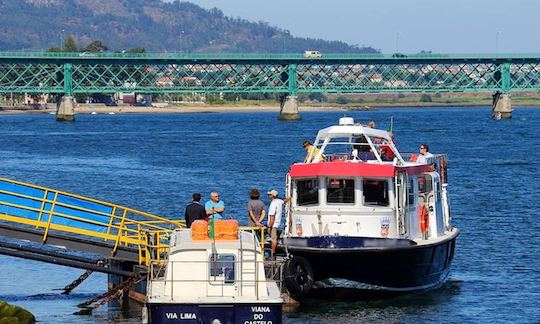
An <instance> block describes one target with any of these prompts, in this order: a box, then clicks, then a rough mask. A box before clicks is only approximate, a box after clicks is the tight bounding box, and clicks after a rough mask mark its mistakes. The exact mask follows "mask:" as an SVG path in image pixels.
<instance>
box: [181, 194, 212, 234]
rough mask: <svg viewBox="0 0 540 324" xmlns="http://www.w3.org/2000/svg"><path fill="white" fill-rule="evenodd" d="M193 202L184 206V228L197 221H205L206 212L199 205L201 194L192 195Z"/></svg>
mask: <svg viewBox="0 0 540 324" xmlns="http://www.w3.org/2000/svg"><path fill="white" fill-rule="evenodd" d="M192 197H193V200H192V201H191V203H190V204H189V205H187V206H186V211H185V213H184V217H185V219H186V227H188V228H189V227H191V224H192V223H193V222H194V221H196V220H198V219H206V217H207V216H206V211H205V210H204V207H203V206H202V205H201V194H200V193H198V192H196V193H194V194H193V196H192Z"/></svg>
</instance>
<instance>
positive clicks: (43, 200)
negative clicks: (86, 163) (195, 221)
mask: <svg viewBox="0 0 540 324" xmlns="http://www.w3.org/2000/svg"><path fill="white" fill-rule="evenodd" d="M181 226H184V225H183V222H180V221H174V220H169V219H167V218H163V217H159V216H156V215H153V214H150V213H146V212H142V211H139V210H135V209H132V208H128V207H124V206H121V205H116V204H112V203H108V202H104V201H100V200H96V199H92V198H88V197H83V196H79V195H75V194H71V193H67V192H63V191H59V190H56V189H51V188H45V187H41V186H36V185H33V184H29V183H24V182H20V181H15V180H10V179H5V178H0V237H5V238H11V239H17V240H27V241H32V242H38V243H42V244H44V245H48V246H61V247H65V248H67V249H72V250H75V251H82V252H89V253H93V254H97V255H100V256H102V257H104V258H106V259H109V258H114V259H118V260H119V261H129V262H133V263H136V264H139V265H143V266H146V265H148V264H149V263H150V252H149V251H156V249H157V251H162V252H165V251H166V250H167V246H168V234H169V233H170V232H171V230H173V229H174V228H177V227H181ZM0 254H6V255H11V256H17V257H23V258H29V259H34V260H38V261H44V262H50V263H56V264H62V265H68V266H69V265H71V266H75V267H80V268H84V269H89V270H95V271H100V269H101V270H102V272H107V273H111V271H113V272H114V270H111V271H108V270H107V269H105V268H103V267H101V268H99V266H96V267H92V264H93V263H94V262H95V261H97V260H90V259H88V260H87V261H86V262H84V260H81V259H79V258H82V257H78V256H70V255H69V254H64V253H58V252H53V251H46V250H45V249H43V250H42V251H40V250H39V249H36V248H32V247H28V246H26V245H23V244H9V243H1V242H0ZM153 257H154V258H155V257H156V256H153ZM157 257H159V253H158V255H157ZM58 260H60V261H58ZM64 261H65V262H64ZM77 262H82V263H84V264H87V265H88V266H85V265H84V264H83V265H82V266H78V265H81V264H79V263H77ZM66 263H67V264H66ZM113 274H114V273H113ZM116 274H120V273H116ZM123 274H124V275H125V274H126V273H123Z"/></svg>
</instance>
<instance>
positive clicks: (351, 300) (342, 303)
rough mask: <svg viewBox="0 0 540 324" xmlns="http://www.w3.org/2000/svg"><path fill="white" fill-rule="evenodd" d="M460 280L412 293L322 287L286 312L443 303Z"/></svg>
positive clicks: (346, 311)
mask: <svg viewBox="0 0 540 324" xmlns="http://www.w3.org/2000/svg"><path fill="white" fill-rule="evenodd" d="M461 285H462V281H457V280H452V281H447V282H445V283H444V284H443V285H442V286H441V287H439V288H436V289H430V290H426V291H421V292H414V293H396V292H383V291H368V290H359V289H326V290H324V291H321V292H320V293H317V299H314V298H311V299H306V300H303V301H302V302H301V305H300V307H299V308H297V309H296V310H295V311H294V312H291V313H289V314H287V317H288V318H290V319H294V318H300V317H319V316H321V315H323V317H326V315H332V316H340V315H350V314H351V312H353V313H354V312H362V311H363V310H367V309H369V310H371V311H373V310H377V309H381V310H385V311H388V308H392V309H395V311H394V312H395V313H399V309H410V308H417V309H418V308H430V307H437V306H438V305H442V304H446V303H448V302H449V300H451V299H452V298H453V297H455V296H457V295H459V294H460V292H461Z"/></svg>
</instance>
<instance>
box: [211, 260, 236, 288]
mask: <svg viewBox="0 0 540 324" xmlns="http://www.w3.org/2000/svg"><path fill="white" fill-rule="evenodd" d="M234 259H235V258H234V255H232V254H217V258H216V254H212V255H210V283H212V282H215V283H216V284H221V283H226V284H233V283H234V280H235V279H234V278H235V276H234V269H235V266H234Z"/></svg>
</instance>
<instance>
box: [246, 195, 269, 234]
mask: <svg viewBox="0 0 540 324" xmlns="http://www.w3.org/2000/svg"><path fill="white" fill-rule="evenodd" d="M259 197H260V193H259V190H257V189H251V191H250V192H249V198H250V200H249V202H248V204H247V210H248V226H261V223H262V221H263V220H264V217H265V216H266V211H265V210H264V207H265V206H264V203H263V202H262V200H260V199H259Z"/></svg>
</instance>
